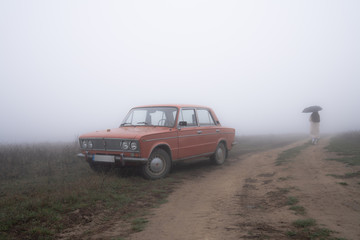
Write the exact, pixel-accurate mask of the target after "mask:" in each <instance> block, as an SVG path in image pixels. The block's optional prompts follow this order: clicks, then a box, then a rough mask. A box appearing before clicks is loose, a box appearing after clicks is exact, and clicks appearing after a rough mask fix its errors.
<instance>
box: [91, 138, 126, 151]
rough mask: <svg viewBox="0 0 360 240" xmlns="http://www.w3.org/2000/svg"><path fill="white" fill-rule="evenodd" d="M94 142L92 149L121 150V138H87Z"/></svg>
mask: <svg viewBox="0 0 360 240" xmlns="http://www.w3.org/2000/svg"><path fill="white" fill-rule="evenodd" d="M87 140H90V141H91V142H92V143H93V147H92V148H91V149H92V150H105V151H119V150H121V145H120V144H121V139H103V138H97V139H87Z"/></svg>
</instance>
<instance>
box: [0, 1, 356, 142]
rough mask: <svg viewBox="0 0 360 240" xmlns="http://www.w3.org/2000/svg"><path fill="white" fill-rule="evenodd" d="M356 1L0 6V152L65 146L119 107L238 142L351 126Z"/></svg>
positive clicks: (112, 122) (104, 124)
mask: <svg viewBox="0 0 360 240" xmlns="http://www.w3.org/2000/svg"><path fill="white" fill-rule="evenodd" d="M359 12H360V2H359V1H357V0H354V1H349V0H344V1H340V0H339V1H331V0H323V1H310V0H303V1H288V0H284V1H276V0H275V1H266V0H264V1H250V0H249V1H235V0H234V1H196V0H191V1H187V0H185V1H165V0H164V1H156V0H155V1H80V0H79V1H73V0H71V1H70V0H68V1H66V0H61V1H40V0H39V1H31V0H22V1H20V0H12V1H5V0H2V1H0V34H1V37H0V84H1V85H0V114H1V122H0V143H13V142H42V141H73V140H75V138H76V137H77V136H78V135H79V134H82V133H85V132H89V131H95V130H101V129H107V128H114V127H118V126H119V124H120V123H121V121H122V119H123V118H124V117H125V115H126V114H127V112H128V111H129V109H130V108H131V107H134V106H138V105H147V104H171V103H185V104H197V105H206V106H209V107H211V108H213V109H214V111H215V112H216V114H217V115H218V117H219V119H220V122H221V123H222V125H225V126H229V127H233V128H235V129H236V133H237V134H238V135H252V134H284V133H308V131H309V122H308V118H309V114H305V113H302V110H303V109H304V108H305V107H308V106H311V105H320V106H322V107H323V111H321V112H320V116H321V125H320V127H321V129H320V130H321V133H323V134H324V133H336V132H342V131H351V130H359V129H360V113H359V109H360V95H359V90H360V67H359V66H360V44H359V43H360V14H359Z"/></svg>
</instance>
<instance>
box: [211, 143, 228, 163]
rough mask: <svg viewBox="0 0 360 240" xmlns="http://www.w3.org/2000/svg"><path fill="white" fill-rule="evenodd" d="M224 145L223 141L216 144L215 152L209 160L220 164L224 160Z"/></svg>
mask: <svg viewBox="0 0 360 240" xmlns="http://www.w3.org/2000/svg"><path fill="white" fill-rule="evenodd" d="M226 151H227V150H226V147H225V145H224V144H223V143H219V145H218V146H217V148H216V150H215V153H214V154H213V155H212V156H211V160H212V162H213V163H214V164H216V165H221V164H223V163H224V162H225V159H226V155H227V152H226Z"/></svg>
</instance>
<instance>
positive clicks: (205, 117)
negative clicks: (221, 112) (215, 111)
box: [197, 109, 216, 126]
mask: <svg viewBox="0 0 360 240" xmlns="http://www.w3.org/2000/svg"><path fill="white" fill-rule="evenodd" d="M197 114H198V118H199V124H200V126H214V125H216V124H215V121H214V119H213V117H212V116H211V113H210V112H209V110H207V109H198V110H197Z"/></svg>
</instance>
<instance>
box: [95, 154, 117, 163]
mask: <svg viewBox="0 0 360 240" xmlns="http://www.w3.org/2000/svg"><path fill="white" fill-rule="evenodd" d="M92 160H93V161H94V162H110V163H114V162H115V156H109V155H96V154H94V155H93V157H92Z"/></svg>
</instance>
